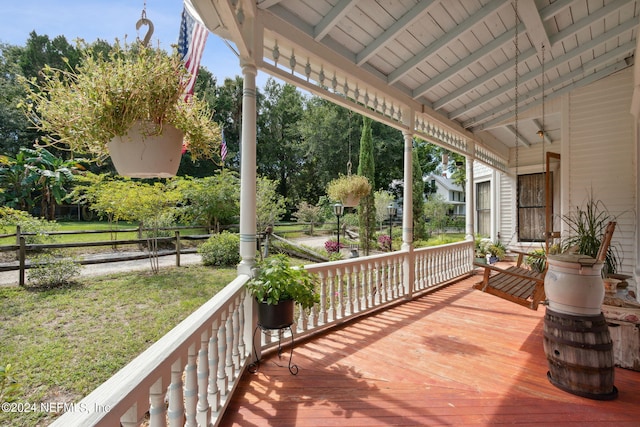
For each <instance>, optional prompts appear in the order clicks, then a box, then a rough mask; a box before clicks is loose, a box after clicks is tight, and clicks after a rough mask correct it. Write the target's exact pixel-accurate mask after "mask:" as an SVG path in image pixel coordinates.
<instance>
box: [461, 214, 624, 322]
mask: <svg viewBox="0 0 640 427" xmlns="http://www.w3.org/2000/svg"><path fill="white" fill-rule="evenodd" d="M615 228H616V222H615V221H611V222H610V223H609V224H607V227H606V229H605V231H604V233H603V235H602V242H601V243H600V247H599V248H598V253H597V255H596V261H597V262H604V261H605V259H606V257H607V251H608V250H609V245H610V244H611V237H612V236H613V232H614V230H615ZM525 255H526V256H535V255H532V254H524V253H519V254H518V261H517V263H516V266H512V267H509V268H507V269H501V268H498V267H494V266H493V265H487V264H478V263H474V265H475V266H476V267H482V268H484V275H483V278H482V281H481V282H478V283H476V284H475V285H473V287H474V289H479V290H481V291H483V292H486V293H489V294H492V295H495V296H498V297H500V298H503V299H506V300H508V301H512V302H515V303H516V304H520V305H523V306H525V307H527V308H530V309H532V310H537V309H538V305H539V304H540V303H541V302H543V301H544V300H545V299H546V297H545V293H544V276H545V274H546V272H547V268H548V263H546V262H545V267H544V270H543V271H542V272H541V273H537V272H534V271H532V270H529V269H527V268H523V267H522V266H521V265H522V261H523V259H524V256H525Z"/></svg>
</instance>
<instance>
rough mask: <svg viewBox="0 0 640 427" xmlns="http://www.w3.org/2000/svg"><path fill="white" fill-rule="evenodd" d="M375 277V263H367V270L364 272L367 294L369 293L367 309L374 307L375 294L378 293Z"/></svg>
mask: <svg viewBox="0 0 640 427" xmlns="http://www.w3.org/2000/svg"><path fill="white" fill-rule="evenodd" d="M374 277H375V274H374V271H373V263H372V262H367V263H366V264H365V270H364V280H365V284H366V292H367V308H371V307H373V300H374V293H375V292H376V285H375V283H374Z"/></svg>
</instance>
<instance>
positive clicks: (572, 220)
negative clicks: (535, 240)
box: [562, 194, 620, 277]
mask: <svg viewBox="0 0 640 427" xmlns="http://www.w3.org/2000/svg"><path fill="white" fill-rule="evenodd" d="M562 220H563V221H564V223H565V224H566V225H567V229H568V232H569V236H567V237H565V238H564V239H563V240H562V251H563V252H566V251H572V252H575V253H578V254H582V255H588V256H590V257H593V258H595V257H596V255H597V254H598V250H599V249H600V245H601V243H602V238H603V235H604V232H605V229H606V228H607V225H608V224H609V222H611V221H615V217H612V216H611V215H610V214H609V211H608V210H607V208H606V207H605V206H604V203H602V201H601V200H594V198H593V194H589V197H588V198H587V200H586V202H585V204H584V205H583V206H576V207H575V209H574V210H573V211H570V212H569V213H568V214H566V215H564V216H563V217H562ZM619 265H620V261H619V257H618V251H617V248H616V247H615V246H614V245H613V244H611V245H609V248H608V250H607V255H606V259H605V263H604V267H603V268H602V275H603V277H604V276H606V275H607V274H613V273H616V271H617V269H618V266H619Z"/></svg>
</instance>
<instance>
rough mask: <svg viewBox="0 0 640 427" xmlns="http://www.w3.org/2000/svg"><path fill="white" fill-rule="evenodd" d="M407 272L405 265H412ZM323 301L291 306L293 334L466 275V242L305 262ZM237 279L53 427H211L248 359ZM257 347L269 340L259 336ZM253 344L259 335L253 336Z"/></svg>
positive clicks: (469, 254) (469, 264)
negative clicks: (296, 310) (305, 307)
mask: <svg viewBox="0 0 640 427" xmlns="http://www.w3.org/2000/svg"><path fill="white" fill-rule="evenodd" d="M411 266H413V268H412V267H411ZM306 268H307V269H308V270H309V271H311V272H314V273H317V274H318V275H319V277H320V294H321V303H320V304H317V305H316V306H315V307H313V308H312V309H310V310H299V316H298V319H297V321H296V326H295V331H296V332H295V336H296V338H299V337H302V336H308V335H311V334H313V333H315V332H318V331H320V330H323V329H326V328H328V327H331V326H333V325H336V324H339V323H342V322H344V321H346V320H348V319H351V318H354V317H357V316H361V315H363V314H366V313H369V312H371V311H374V310H378V309H380V307H383V306H385V305H387V304H389V303H392V302H394V301H398V300H401V299H407V298H411V297H412V295H413V294H414V293H415V292H420V291H424V290H427V289H429V288H431V287H433V286H436V285H439V284H442V283H445V282H447V281H449V280H452V279H455V278H457V277H461V276H463V275H466V274H468V273H469V272H471V270H472V269H473V242H468V241H467V242H461V243H453V244H449V245H443V246H437V247H432V248H423V249H418V250H415V251H399V252H393V253H390V254H382V255H376V256H371V257H362V258H353V259H349V260H343V261H337V262H328V263H322V264H313V265H309V266H307V267H306ZM248 279H249V278H248V277H247V276H244V275H241V276H239V277H237V278H236V279H235V280H234V281H232V282H231V283H230V284H229V285H227V286H226V287H225V288H224V289H223V290H222V291H221V292H219V293H218V294H217V295H215V296H214V297H213V298H212V299H211V300H209V301H208V302H207V303H205V304H204V305H203V306H202V307H200V308H199V309H198V310H196V311H195V312H194V313H193V314H191V315H190V316H189V317H187V318H186V319H185V320H184V321H182V322H181V323H180V324H179V325H178V326H176V327H175V328H174V329H172V330H171V331H170V332H169V333H168V334H167V335H165V336H164V337H162V338H161V339H160V340H159V341H157V342H156V343H155V344H153V345H152V346H151V347H149V348H148V349H147V350H146V351H144V352H143V353H142V354H140V355H139V356H138V357H136V358H135V359H134V360H133V361H131V363H129V364H128V365H127V366H125V367H124V368H122V369H121V370H120V371H119V372H117V373H116V374H115V375H114V376H113V377H111V378H110V379H109V380H107V381H106V382H105V383H103V384H102V385H100V386H99V387H98V388H96V389H95V390H94V391H93V392H92V393H91V394H89V395H88V396H86V397H85V398H84V399H82V400H81V401H80V402H78V403H75V404H69V405H68V407H65V411H66V412H65V413H64V414H63V415H62V416H60V418H58V419H57V420H56V421H55V422H54V423H53V424H52V425H53V426H56V427H63V426H64V427H70V426H78V427H86V426H109V427H111V426H118V425H120V423H121V424H122V425H123V426H124V427H132V426H138V425H140V424H141V423H143V422H145V421H147V420H148V424H149V426H150V427H155V426H166V425H167V424H168V425H170V426H183V425H184V426H209V425H217V424H218V422H219V421H220V420H221V418H222V415H223V414H224V410H225V408H226V406H227V404H228V401H229V397H230V396H231V395H232V393H233V391H234V390H235V387H236V385H237V384H238V379H239V378H240V376H241V375H242V373H243V372H244V371H245V369H247V367H248V365H249V364H250V363H251V362H253V360H252V359H253V358H252V354H253V343H252V340H253V337H254V330H255V326H254V325H255V324H256V318H255V314H254V313H255V304H254V303H253V300H251V299H249V298H247V294H246V290H245V286H244V285H245V283H246V282H247V280H248ZM258 336H259V337H261V338H260V342H257V343H256V346H258V347H259V350H260V351H262V350H268V349H270V348H272V347H275V346H276V345H277V343H275V342H272V340H273V338H271V336H270V335H267V334H258V335H256V337H258ZM256 339H257V338H256Z"/></svg>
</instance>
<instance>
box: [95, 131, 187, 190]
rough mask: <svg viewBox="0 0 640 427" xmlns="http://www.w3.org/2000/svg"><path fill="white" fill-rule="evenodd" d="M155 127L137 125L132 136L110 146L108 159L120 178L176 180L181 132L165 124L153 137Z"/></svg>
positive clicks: (118, 140) (120, 138) (128, 134)
mask: <svg viewBox="0 0 640 427" xmlns="http://www.w3.org/2000/svg"><path fill="white" fill-rule="evenodd" d="M153 133H154V125H150V124H148V123H146V122H136V123H135V124H134V125H133V126H132V127H131V129H129V132H127V134H126V135H123V136H116V137H115V138H113V139H112V140H111V141H110V142H109V143H108V144H107V147H108V148H109V155H110V156H111V160H112V161H113V165H114V166H115V168H116V170H117V171H118V174H120V175H122V176H130V177H132V178H168V177H171V176H175V175H176V173H177V172H178V167H179V166H180V158H181V157H182V140H183V137H184V135H183V133H182V131H180V130H178V129H176V128H175V127H173V126H171V125H168V124H164V125H163V126H162V133H161V134H160V135H154V134H153Z"/></svg>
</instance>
